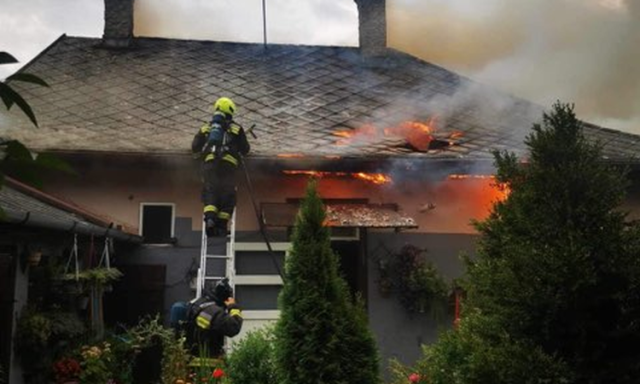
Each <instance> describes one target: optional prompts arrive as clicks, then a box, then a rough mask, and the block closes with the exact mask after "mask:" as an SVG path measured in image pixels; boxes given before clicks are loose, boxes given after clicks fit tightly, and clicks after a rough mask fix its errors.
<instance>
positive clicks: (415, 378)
mask: <svg viewBox="0 0 640 384" xmlns="http://www.w3.org/2000/svg"><path fill="white" fill-rule="evenodd" d="M409 381H410V382H412V383H417V382H419V381H420V375H418V374H417V373H412V374H410V375H409Z"/></svg>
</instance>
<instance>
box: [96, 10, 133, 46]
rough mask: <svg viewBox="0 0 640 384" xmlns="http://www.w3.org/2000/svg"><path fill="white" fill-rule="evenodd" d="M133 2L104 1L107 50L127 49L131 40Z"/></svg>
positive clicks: (105, 44)
mask: <svg viewBox="0 0 640 384" xmlns="http://www.w3.org/2000/svg"><path fill="white" fill-rule="evenodd" d="M133 2H134V0H104V36H103V37H102V44H103V46H105V47H107V48H128V47H129V46H130V45H131V41H132V39H133Z"/></svg>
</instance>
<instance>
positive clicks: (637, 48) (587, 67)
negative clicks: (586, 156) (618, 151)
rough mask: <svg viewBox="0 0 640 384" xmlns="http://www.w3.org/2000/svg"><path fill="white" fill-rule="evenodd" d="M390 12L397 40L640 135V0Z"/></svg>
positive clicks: (458, 5) (436, 6)
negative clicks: (568, 104) (574, 107)
mask: <svg viewBox="0 0 640 384" xmlns="http://www.w3.org/2000/svg"><path fill="white" fill-rule="evenodd" d="M387 14H388V18H389V23H388V26H389V43H390V45H391V46H393V47H396V48H398V49H401V50H404V51H407V52H410V53H412V54H415V55H417V56H420V57H422V58H424V59H425V60H428V61H431V62H434V63H437V64H440V65H443V66H445V67H447V68H450V69H454V70H457V71H459V72H461V73H463V74H466V75H468V76H470V77H472V78H474V79H476V80H478V81H481V82H483V83H485V84H488V85H491V86H496V87H499V88H501V89H504V90H506V91H508V92H512V93H514V94H516V95H518V96H521V97H524V98H527V99H531V100H533V101H536V102H538V103H540V104H542V105H544V106H549V105H550V104H551V103H552V102H554V101H555V100H558V99H560V100H562V101H567V102H575V103H576V108H577V111H578V113H579V115H580V117H581V118H584V119H586V120H589V121H591V122H594V123H598V124H602V125H605V126H609V127H611V128H616V129H621V130H627V131H632V132H636V133H640V76H639V75H637V74H636V73H635V72H637V68H640V0H536V1H526V2H525V1H518V2H515V1H511V0H485V1H482V2H473V1H468V0H449V1H444V0H428V1H425V0H389V7H388V11H387Z"/></svg>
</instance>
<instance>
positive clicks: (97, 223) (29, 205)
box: [0, 178, 141, 242]
mask: <svg viewBox="0 0 640 384" xmlns="http://www.w3.org/2000/svg"><path fill="white" fill-rule="evenodd" d="M0 208H2V210H3V211H4V212H5V215H6V216H7V217H6V221H7V222H9V223H14V224H20V225H25V226H32V227H39V228H48V229H54V230H59V231H69V232H78V233H83V234H95V235H100V236H105V235H107V234H108V235H109V236H111V237H114V238H118V239H120V240H128V241H134V242H139V241H140V239H141V238H140V237H139V236H137V235H135V234H133V233H130V232H128V231H126V230H123V229H121V228H113V223H111V222H109V221H105V220H106V219H105V218H103V217H100V216H98V215H96V214H94V213H91V212H89V211H86V210H85V209H84V208H81V207H79V206H77V205H74V204H71V203H66V202H64V201H62V200H59V199H58V198H56V197H53V196H51V195H48V194H45V193H44V192H41V191H39V190H37V189H34V188H32V187H29V186H27V185H25V184H22V183H20V182H18V181H16V180H13V179H10V178H6V179H5V185H4V186H3V187H2V188H1V189H0Z"/></svg>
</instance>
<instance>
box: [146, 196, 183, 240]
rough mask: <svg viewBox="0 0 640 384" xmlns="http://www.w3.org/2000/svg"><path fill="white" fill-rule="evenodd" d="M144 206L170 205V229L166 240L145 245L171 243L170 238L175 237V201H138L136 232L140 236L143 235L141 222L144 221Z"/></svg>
mask: <svg viewBox="0 0 640 384" xmlns="http://www.w3.org/2000/svg"><path fill="white" fill-rule="evenodd" d="M145 207H171V230H170V233H169V238H168V239H167V242H164V243H146V242H145V243H144V244H147V245H154V244H171V243H172V241H171V239H173V238H175V235H176V232H175V230H176V204H175V203H162V202H141V203H140V211H139V214H138V234H139V235H140V236H142V237H144V236H143V231H144V228H143V222H144V208H145Z"/></svg>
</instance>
